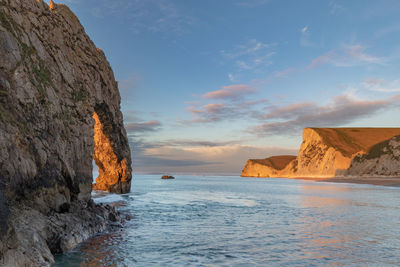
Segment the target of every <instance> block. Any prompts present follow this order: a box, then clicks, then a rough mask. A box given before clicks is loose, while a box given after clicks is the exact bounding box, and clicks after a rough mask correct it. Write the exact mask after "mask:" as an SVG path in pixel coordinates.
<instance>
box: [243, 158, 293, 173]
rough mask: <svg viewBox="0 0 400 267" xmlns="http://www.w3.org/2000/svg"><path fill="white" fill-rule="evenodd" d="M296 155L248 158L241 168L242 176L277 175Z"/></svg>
mask: <svg viewBox="0 0 400 267" xmlns="http://www.w3.org/2000/svg"><path fill="white" fill-rule="evenodd" d="M295 160H296V156H290V155H286V156H273V157H269V158H266V159H249V160H248V161H247V162H246V165H245V167H244V168H243V170H242V174H241V175H242V176H243V177H279V176H282V175H283V173H282V171H283V170H284V169H285V168H286V166H287V165H288V164H289V163H291V162H292V161H295Z"/></svg>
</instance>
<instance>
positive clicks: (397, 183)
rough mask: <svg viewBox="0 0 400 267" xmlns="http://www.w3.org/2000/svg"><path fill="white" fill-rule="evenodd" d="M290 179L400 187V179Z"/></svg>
mask: <svg viewBox="0 0 400 267" xmlns="http://www.w3.org/2000/svg"><path fill="white" fill-rule="evenodd" d="M289 179H297V180H307V181H315V182H330V183H348V184H369V185H380V186H392V187H400V177H382V178H379V177H368V178H353V177H349V178H346V177H332V178H313V177H309V178H308V177H296V178H289Z"/></svg>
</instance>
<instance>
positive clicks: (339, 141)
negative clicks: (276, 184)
mask: <svg viewBox="0 0 400 267" xmlns="http://www.w3.org/2000/svg"><path fill="white" fill-rule="evenodd" d="M396 135H400V128H306V129H304V131H303V142H302V144H301V147H300V150H299V153H298V155H297V157H295V158H294V157H293V158H292V160H291V161H289V159H288V160H287V161H286V162H285V166H284V168H282V166H281V167H279V168H276V167H275V166H273V165H271V164H268V161H269V160H271V159H272V158H269V159H266V160H262V161H260V160H258V161H257V160H250V161H248V162H247V163H246V166H245V167H244V169H243V171H242V176H244V177H247V176H250V177H314V178H329V177H343V176H349V175H353V176H359V175H366V176H370V177H372V176H373V177H375V176H380V175H381V173H383V171H382V168H383V169H385V170H387V171H386V172H385V175H387V176H398V172H399V169H400V166H399V164H396V163H395V161H396V157H395V156H393V155H397V154H396V153H398V150H396V149H397V147H396V144H397V143H396V140H397V139H396V138H394V139H393V140H392V139H391V141H390V142H389V141H388V140H389V139H390V138H393V137H394V136H396ZM377 147H378V148H382V147H385V149H386V150H385V151H393V153H391V152H390V153H389V152H388V153H386V152H384V151H381V153H377V152H375V151H376V150H377V149H378V148H377ZM382 149H383V148H382ZM371 153H372V154H371ZM378 154H379V157H375V156H374V157H373V158H374V159H373V160H371V157H372V156H371V155H378ZM389 165H390V167H389Z"/></svg>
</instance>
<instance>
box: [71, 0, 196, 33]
mask: <svg viewBox="0 0 400 267" xmlns="http://www.w3.org/2000/svg"><path fill="white" fill-rule="evenodd" d="M68 1H69V2H70V3H74V4H75V2H77V1H75V0H68ZM93 2H94V1H93ZM77 4H78V3H77ZM91 14H92V15H93V16H94V17H97V18H100V19H105V18H108V17H110V15H113V16H116V17H118V18H119V19H120V20H122V21H123V22H124V23H125V24H126V25H129V27H130V29H131V31H132V32H133V33H135V34H138V33H142V32H153V33H160V32H168V33H171V32H172V33H176V34H182V33H185V32H187V31H188V28H189V26H190V25H191V24H192V23H193V22H194V18H193V17H191V16H190V15H188V14H187V12H184V11H182V10H181V9H180V7H178V6H177V5H175V4H174V3H173V2H172V1H167V0H146V1H141V0H130V1H125V0H112V1H111V0H103V1H96V2H95V4H93V7H92V10H91Z"/></svg>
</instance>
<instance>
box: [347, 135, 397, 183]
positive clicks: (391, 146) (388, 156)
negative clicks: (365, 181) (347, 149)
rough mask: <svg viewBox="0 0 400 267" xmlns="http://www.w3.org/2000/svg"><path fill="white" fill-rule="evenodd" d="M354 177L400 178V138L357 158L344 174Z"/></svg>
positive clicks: (390, 140) (376, 146) (379, 145)
mask: <svg viewBox="0 0 400 267" xmlns="http://www.w3.org/2000/svg"><path fill="white" fill-rule="evenodd" d="M344 175H345V176H353V177H371V176H372V177H380V176H381V177H400V136H395V137H393V138H391V139H389V140H386V141H384V142H381V143H378V144H376V145H375V146H373V147H372V148H371V149H370V151H369V152H368V153H365V154H359V155H357V156H355V157H354V158H353V159H352V161H351V163H350V167H349V168H348V169H347V170H346V172H345V173H344Z"/></svg>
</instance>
